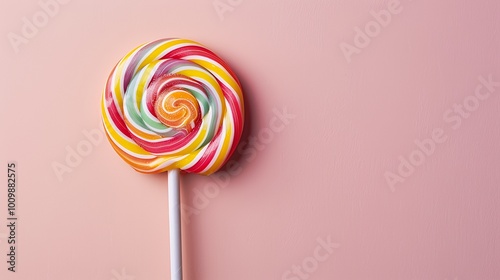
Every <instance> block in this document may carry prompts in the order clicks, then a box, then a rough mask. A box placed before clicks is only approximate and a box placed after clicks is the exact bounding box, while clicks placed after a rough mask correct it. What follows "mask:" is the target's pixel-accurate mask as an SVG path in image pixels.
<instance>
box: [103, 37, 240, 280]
mask: <svg viewBox="0 0 500 280" xmlns="http://www.w3.org/2000/svg"><path fill="white" fill-rule="evenodd" d="M101 109H102V120H103V124H104V128H105V131H106V135H107V137H108V140H109V142H110V143H111V146H112V147H113V148H114V150H115V151H116V152H117V153H118V155H119V156H120V157H121V158H122V159H123V160H125V162H127V163H128V164H129V165H130V166H132V167H133V168H134V169H135V170H137V171H139V172H142V173H160V172H165V171H169V209H170V212H169V216H170V243H171V271H172V279H181V278H182V268H181V261H180V260H181V250H180V249H181V248H180V244H181V243H180V211H179V201H180V196H179V193H180V192H179V170H183V171H185V172H187V173H198V174H204V175H209V174H212V173H213V172H215V171H217V170H219V169H220V168H221V167H222V166H223V165H224V163H225V162H226V161H227V160H228V158H229V157H230V156H231V154H232V153H233V152H234V150H235V148H236V146H237V145H238V142H239V140H240V137H241V133H242V130H243V116H244V112H243V109H244V107H243V95H242V91H241V85H240V83H239V81H238V79H237V78H236V76H235V74H234V73H233V71H232V70H231V69H230V68H229V66H228V65H227V64H226V63H225V62H224V61H223V60H222V59H220V58H219V57H218V56H217V55H216V54H214V53H213V52H211V51H210V50H208V49H207V48H205V47H204V46H202V45H201V44H199V43H196V42H194V41H190V40H185V39H162V40H157V41H154V42H151V43H147V44H144V45H141V46H139V47H137V48H136V49H134V50H132V51H131V52H130V53H128V54H127V55H126V56H125V57H124V58H122V59H121V60H120V61H119V62H118V64H117V65H116V66H115V68H114V69H113V71H112V72H111V74H110V76H109V78H108V81H107V83H106V88H105V91H104V94H103V97H102V104H101Z"/></svg>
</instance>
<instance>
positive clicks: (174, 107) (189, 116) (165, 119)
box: [154, 87, 200, 132]
mask: <svg viewBox="0 0 500 280" xmlns="http://www.w3.org/2000/svg"><path fill="white" fill-rule="evenodd" d="M154 108H155V113H156V116H157V118H158V120H159V121H160V122H162V123H163V124H164V125H166V126H168V127H172V128H177V129H184V130H185V131H187V132H190V131H191V130H193V128H194V127H195V125H196V120H198V119H199V117H200V108H199V105H198V101H197V100H196V98H195V97H194V96H193V95H192V94H191V93H190V92H188V91H186V90H184V89H181V88H175V87H174V88H170V89H167V90H165V91H163V92H162V93H160V95H159V96H158V98H157V99H156V103H155V106H154Z"/></svg>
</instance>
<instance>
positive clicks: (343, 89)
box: [0, 0, 500, 280]
mask: <svg viewBox="0 0 500 280" xmlns="http://www.w3.org/2000/svg"><path fill="white" fill-rule="evenodd" d="M388 2H389V1H383V0H379V1H367V0H363V1H361V0H360V1H342V0H337V1H331V0H316V1H297V0H293V1H291V0H273V1H264V0H258V1H257V0H253V1H246V0H243V1H237V0H231V1H228V2H227V3H232V5H233V6H232V8H231V9H232V10H230V11H227V12H225V13H224V14H223V15H222V17H219V15H218V13H217V11H216V10H215V8H214V6H213V1H212V0H199V1H172V0H159V1H153V0H147V1H124V0H121V1H80V0H74V1H70V2H69V3H67V4H64V5H62V4H61V5H59V11H57V13H55V14H54V16H53V17H51V18H50V19H49V21H48V23H46V26H43V27H42V28H39V30H38V31H37V32H36V34H35V36H33V38H29V39H28V43H27V44H22V45H20V46H19V47H18V50H19V51H18V52H17V53H16V52H15V50H14V48H13V46H12V45H11V43H10V42H9V37H8V36H9V35H8V34H9V33H10V32H13V33H16V34H21V29H22V26H23V17H27V18H28V19H29V20H32V18H33V16H34V15H36V14H37V13H38V12H40V11H43V10H42V8H41V7H40V6H39V4H38V1H36V0H27V1H5V0H3V1H2V2H1V4H0V19H1V20H0V21H1V25H0V34H1V35H2V36H3V39H2V40H0V48H1V53H0V56H1V61H2V64H1V66H0V67H1V70H0V71H1V72H0V77H1V81H2V85H3V86H2V90H1V92H0V96H1V102H0V104H1V106H2V110H1V116H0V119H1V122H0V131H2V137H1V143H2V145H0V155H1V162H2V166H4V167H3V170H1V171H0V172H1V174H2V175H1V178H2V182H6V172H7V171H6V169H7V168H6V167H5V166H6V163H7V161H9V160H15V161H17V163H18V166H19V167H18V196H19V200H18V202H19V205H18V211H17V213H18V217H19V221H18V223H19V225H18V243H19V245H18V252H17V254H18V263H17V270H18V272H16V273H11V272H8V271H7V264H6V263H5V262H4V260H5V259H6V256H5V254H7V244H6V239H5V234H6V233H7V228H6V227H5V225H4V224H5V223H6V222H5V221H6V220H5V219H6V208H7V207H6V198H5V195H6V188H4V187H2V189H3V191H1V192H0V198H1V200H0V253H1V257H0V260H1V262H0V279H23V280H31V279H51V280H63V279H74V280H79V279H82V280H88V279H96V280H110V279H113V280H131V279H136V280H152V279H169V253H168V252H169V246H168V222H167V218H168V207H167V204H166V201H167V184H166V182H167V175H166V174H161V175H152V176H147V175H142V174H139V173H136V172H134V171H133V170H132V169H131V168H129V167H128V166H127V165H126V164H125V163H123V162H122V160H121V159H120V158H119V157H118V156H117V155H115V153H114V151H113V150H112V148H111V146H110V145H109V144H108V143H107V141H106V140H103V141H100V142H99V143H97V144H96V145H92V150H91V151H90V152H89V154H88V155H87V156H85V157H83V159H82V160H81V162H80V163H79V164H78V165H77V166H76V167H74V168H71V169H72V172H71V173H65V174H63V175H62V180H58V177H57V176H56V173H55V172H54V170H53V167H52V164H53V163H54V162H58V163H61V164H65V157H66V155H67V151H66V147H69V148H70V149H76V148H77V147H78V145H85V143H88V142H85V141H87V140H86V137H85V136H84V134H83V131H92V130H94V129H97V128H99V127H100V124H99V121H100V111H99V99H100V96H101V92H102V89H103V87H104V84H105V81H106V78H107V75H108V74H109V72H110V71H111V69H112V67H113V66H114V64H115V63H116V62H117V61H118V60H119V59H120V58H121V57H122V56H123V55H124V54H125V53H126V52H128V51H129V50H130V49H132V48H134V47H135V46H137V45H139V44H141V43H144V42H147V41H150V40H154V39H157V38H163V37H185V38H190V39H193V40H196V41H199V42H201V43H203V44H205V45H207V46H208V47H209V48H211V49H213V50H214V51H215V52H216V53H218V54H220V56H222V57H223V58H224V59H225V60H226V61H227V62H228V63H229V64H230V65H231V66H232V67H233V68H234V70H235V71H236V72H237V74H238V76H239V77H240V78H241V81H242V83H243V86H244V90H245V98H246V108H247V110H248V116H247V122H246V132H245V139H248V137H251V136H257V137H258V138H257V139H260V140H262V139H266V138H259V135H261V136H262V135H264V134H265V133H266V132H263V131H267V132H269V130H266V129H268V128H269V122H270V121H271V120H272V119H273V116H274V114H273V109H276V110H282V108H284V107H286V108H287V110H288V112H290V113H291V114H293V115H295V118H294V119H292V120H291V121H290V123H289V124H287V125H286V126H285V128H284V129H283V130H282V131H280V132H276V133H274V134H273V138H272V140H270V141H267V143H266V144H261V143H262V142H260V144H259V148H261V147H260V145H262V149H263V150H261V151H256V150H253V151H256V152H255V153H253V154H252V156H251V157H248V155H247V156H246V157H245V156H241V155H240V156H239V161H238V162H239V164H240V166H239V167H240V168H241V172H240V173H239V174H237V175H233V176H231V177H230V181H229V184H228V186H227V187H225V188H221V189H220V191H219V193H216V194H215V195H212V197H210V198H205V199H203V198H201V200H200V197H199V193H204V192H205V193H207V186H209V185H210V183H212V182H215V181H214V178H209V177H203V176H197V175H188V176H183V181H182V184H183V193H182V195H183V203H184V205H185V206H189V207H191V208H189V209H191V210H192V209H195V210H196V211H193V212H194V213H195V214H193V212H191V214H193V215H191V216H189V217H188V218H189V221H187V220H185V222H184V224H183V238H184V240H183V241H184V263H185V266H184V271H185V272H184V274H185V279H186V280H210V279H214V280H215V279H217V280H224V279H228V280H229V279H276V280H279V279H291V280H297V279H306V278H305V276H304V275H305V274H303V275H302V276H300V275H298V274H295V275H294V274H293V272H287V271H289V270H292V266H294V265H296V266H298V267H299V269H302V271H303V273H304V271H306V270H308V271H310V272H307V273H306V274H307V279H313V280H314V279H317V280H327V279H328V280H330V279H450V280H451V279H457V280H462V279H500V266H498V263H499V262H500V241H499V237H500V226H499V221H500V190H499V182H500V172H499V171H498V167H499V166H500V144H499V143H500V130H499V129H498V123H499V121H498V120H499V118H500V96H499V95H500V87H497V88H496V91H495V92H493V93H492V94H491V95H490V97H489V98H488V99H486V100H484V101H480V102H479V105H478V108H477V109H476V110H475V111H474V112H471V113H470V115H469V116H468V117H467V118H463V119H462V123H461V126H460V127H459V128H458V129H453V128H452V124H453V123H449V122H447V121H445V119H443V114H445V113H446V112H447V111H448V110H450V109H453V104H455V103H457V104H461V103H463V102H464V100H469V101H470V100H472V99H470V98H469V99H467V98H468V97H470V96H472V95H473V94H474V90H475V88H476V86H477V85H479V81H478V77H479V76H483V77H488V75H490V74H491V75H492V78H493V80H496V81H500V68H499V66H500V57H499V55H498V52H499V50H500V32H499V31H500V21H499V19H498V15H499V13H500V2H499V1H495V0H483V1H454V0H446V1H424V0H418V1H410V0H401V4H400V6H401V7H402V10H401V12H400V13H399V14H393V15H392V20H391V22H390V23H389V24H387V26H386V27H383V28H382V30H380V32H379V34H377V35H376V36H374V37H373V38H372V39H371V42H370V44H369V45H368V46H366V47H365V48H362V49H360V51H359V53H358V54H354V55H352V57H351V59H352V60H351V62H350V63H349V62H348V61H347V59H346V57H345V56H344V54H343V52H342V51H341V49H340V44H341V43H342V42H346V43H349V44H351V45H353V44H354V36H355V31H354V30H355V29H354V28H355V27H356V26H358V27H360V28H364V26H365V25H366V24H367V23H369V22H370V21H372V20H373V16H372V15H371V14H370V11H375V12H378V11H380V10H382V9H387V5H388ZM223 3H226V1H225V0H224V1H223ZM228 5H229V4H228ZM41 19H43V18H41ZM483 90H484V88H483ZM455 116H456V115H455ZM435 128H442V129H443V130H444V133H445V135H446V137H447V141H446V142H444V143H442V144H437V145H436V147H435V151H433V153H431V154H430V155H429V156H426V157H425V159H424V160H425V161H424V162H423V163H422V164H421V165H420V166H418V167H416V168H415V170H414V172H413V173H412V174H411V175H410V176H408V177H407V178H403V179H404V182H399V183H397V184H395V186H394V189H393V190H391V188H390V186H389V184H388V183H387V182H386V179H385V177H384V174H386V172H393V173H395V174H397V169H398V165H399V164H400V159H399V156H403V157H404V158H406V159H408V158H409V156H410V153H412V152H413V151H415V150H416V149H417V146H416V144H415V143H414V141H415V140H422V139H425V138H430V137H431V136H432V131H433V129H435ZM98 135H101V136H102V133H101V134H98ZM260 140H258V141H260ZM266 140H268V139H266ZM82 143H83V144H82ZM255 147H257V146H255ZM219 176H220V175H219ZM2 184H3V185H4V186H5V184H4V183H2ZM219 185H220V183H219ZM212 186H213V184H212ZM208 193H209V194H213V193H210V191H208ZM204 197H206V196H204ZM200 201H201V202H200ZM207 201H208V202H207ZM200 205H201V206H200ZM184 214H185V217H186V216H187V215H186V213H184ZM328 236H329V237H330V240H331V241H332V242H334V243H338V245H339V246H338V248H334V249H333V250H332V252H331V253H330V254H329V255H328V258H327V259H326V260H323V261H321V262H319V263H318V262H317V261H316V260H315V259H314V257H315V256H316V255H315V253H314V252H315V251H316V248H318V246H319V244H320V243H318V241H317V239H318V238H319V239H324V240H326V239H327V237H328ZM323 253H324V252H323ZM304 269H306V270H304Z"/></svg>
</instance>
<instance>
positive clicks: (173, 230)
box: [168, 169, 182, 280]
mask: <svg viewBox="0 0 500 280" xmlns="http://www.w3.org/2000/svg"><path fill="white" fill-rule="evenodd" d="M179 173H180V171H179V169H173V170H170V171H168V209H169V211H168V212H169V213H168V215H169V225H170V275H171V278H170V279H171V280H182V248H181V247H182V246H181V211H180V209H181V207H180V206H181V197H180V188H179V185H180V184H179Z"/></svg>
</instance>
